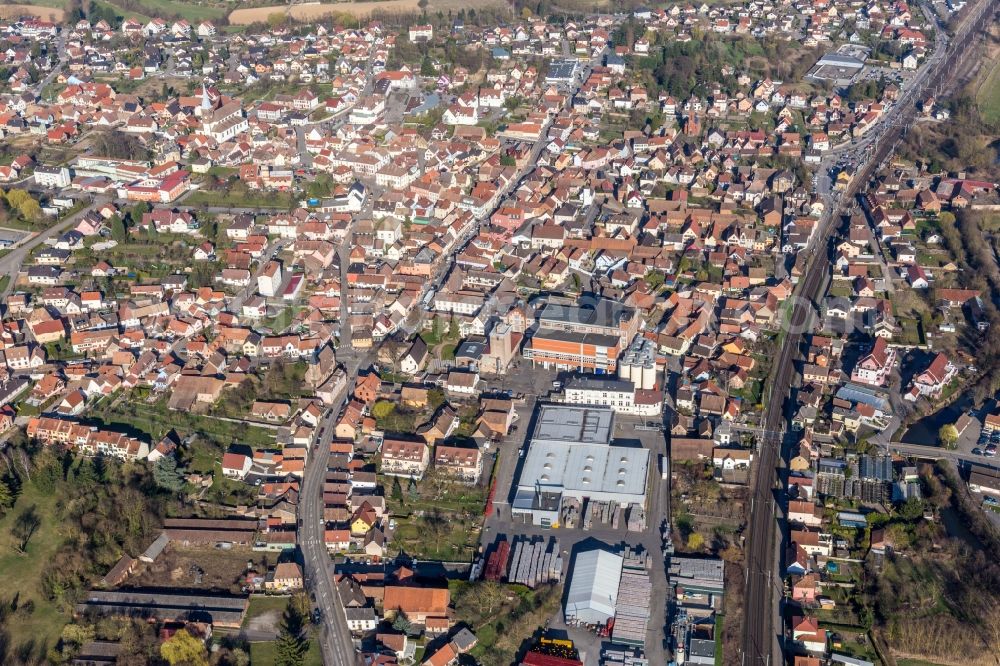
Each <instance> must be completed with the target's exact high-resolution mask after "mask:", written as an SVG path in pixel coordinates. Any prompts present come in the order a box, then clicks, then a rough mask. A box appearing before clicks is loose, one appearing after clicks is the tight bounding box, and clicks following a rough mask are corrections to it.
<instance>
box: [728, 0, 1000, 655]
mask: <svg viewBox="0 0 1000 666" xmlns="http://www.w3.org/2000/svg"><path fill="white" fill-rule="evenodd" d="M981 2H982V3H983V4H981V5H980V6H979V7H980V8H982V9H983V10H986V9H988V10H989V16H992V15H993V13H994V12H995V11H996V2H997V0H981ZM977 11H979V10H978V8H977V9H973V10H972V12H970V16H972V17H974V18H973V19H972V20H966V21H965V23H963V24H962V25H961V26H960V28H959V30H958V31H957V32H956V35H955V37H954V39H953V40H952V41H951V42H950V44H949V45H948V46H947V48H940V50H939V52H938V53H936V54H935V55H934V56H933V57H932V58H931V59H930V61H929V62H928V63H927V65H926V66H925V67H924V69H923V70H922V71H921V72H919V73H918V74H917V75H916V76H915V77H914V79H913V80H912V81H911V83H910V85H909V86H908V87H907V88H906V89H905V90H904V92H903V94H902V95H901V96H900V99H899V101H898V102H896V104H894V105H893V106H892V108H891V109H890V110H889V111H888V112H887V114H886V116H885V117H884V118H883V119H882V121H881V122H880V123H879V126H878V127H877V128H876V129H874V130H872V131H873V132H875V137H876V138H875V139H874V141H873V142H872V144H871V152H870V153H867V154H866V155H867V157H866V159H864V160H863V161H861V164H860V166H859V169H858V171H857V172H856V173H855V174H854V176H853V178H852V180H851V183H850V185H849V186H848V188H847V190H846V192H845V194H844V196H843V197H842V198H839V199H837V200H836V205H835V206H832V207H831V208H832V210H831V211H830V213H829V215H828V217H826V218H824V220H823V222H822V224H821V225H820V228H819V229H818V230H817V239H816V241H817V242H816V243H815V244H814V245H811V247H810V249H812V250H813V251H812V253H811V257H810V262H809V264H808V265H807V268H806V272H805V275H804V276H803V278H802V280H801V281H800V283H799V285H798V288H797V292H796V296H797V297H798V298H796V299H795V300H794V302H793V306H792V310H791V314H790V316H789V319H788V321H786V322H784V323H783V325H784V326H786V327H788V329H789V330H788V331H787V335H786V336H785V338H784V341H783V344H782V346H781V349H780V350H779V351H778V356H777V360H776V363H775V365H774V369H773V371H772V375H771V390H770V395H769V399H768V401H767V407H766V410H765V414H764V419H763V427H764V429H765V431H767V432H768V433H769V434H768V435H767V436H765V437H764V438H762V441H761V442H760V445H759V450H758V453H757V464H756V466H755V471H754V475H753V476H754V479H753V489H752V500H751V512H750V522H749V526H748V529H747V551H746V589H745V597H744V615H743V623H744V624H743V645H742V648H741V652H742V657H741V659H742V663H743V664H744V666H747V665H749V664H767V665H769V664H770V663H771V661H772V658H773V661H774V663H776V664H777V663H780V662H781V661H782V651H781V640H782V636H783V633H784V628H783V626H782V622H781V618H780V598H781V593H780V587H779V586H777V585H775V574H776V573H777V567H779V565H780V551H781V548H780V545H781V540H780V539H779V540H778V541H777V542H775V530H776V528H777V527H778V521H779V512H780V506H779V503H778V498H779V497H780V496H779V494H778V491H777V489H778V488H779V487H780V482H781V477H780V466H781V465H782V463H783V456H784V455H785V453H786V452H787V450H788V448H789V447H790V446H791V444H792V443H794V441H795V440H796V439H797V437H795V435H794V434H788V433H790V432H791V429H790V428H788V429H786V428H785V427H784V426H785V425H786V422H787V420H788V417H789V416H790V411H791V410H790V409H789V407H790V404H789V403H786V399H790V392H791V387H792V379H793V375H794V371H795V365H794V364H795V361H796V359H797V358H798V354H799V351H800V346H801V344H802V340H803V334H804V333H805V332H806V329H807V327H808V323H809V322H810V319H811V317H812V315H813V312H814V306H813V303H815V302H817V301H818V299H819V298H820V296H821V294H820V287H821V286H822V285H823V284H824V282H825V278H826V275H827V272H828V270H829V266H830V252H829V245H830V239H831V237H832V234H833V231H834V228H835V227H836V225H837V222H838V221H839V220H840V216H841V214H842V212H843V211H844V210H845V209H846V208H847V207H848V206H849V205H850V204H851V202H852V201H853V197H854V196H855V195H856V194H857V193H858V191H859V190H860V189H861V187H862V185H863V184H864V183H865V182H866V181H867V179H868V178H869V177H870V175H871V174H872V173H873V172H874V170H875V168H876V167H878V165H879V164H880V163H881V162H882V160H884V159H886V158H887V157H888V156H889V155H891V153H892V151H893V150H894V148H895V146H896V143H897V142H898V140H899V138H900V137H901V136H902V134H903V132H904V131H905V127H907V126H908V125H909V124H910V123H911V122H912V121H913V119H914V117H915V116H916V104H917V103H918V101H919V100H920V99H921V98H922V97H923V96H925V94H926V91H927V90H934V89H935V86H938V85H940V84H942V83H948V81H943V79H944V77H946V76H947V75H948V73H949V72H950V71H953V70H951V69H950V67H951V66H953V65H954V63H956V62H959V61H960V60H961V59H962V58H963V57H964V56H965V54H966V51H967V49H968V48H969V46H970V44H971V43H972V41H973V39H972V36H973V35H974V34H975V32H976V31H977V30H979V29H981V28H982V27H983V25H984V24H987V23H988V22H989V20H988V18H987V19H986V20H985V21H984V20H983V18H984V14H977ZM942 44H943V42H939V47H940V46H941V45H942ZM783 432H784V433H786V434H785V435H782V434H781V433H783ZM779 536H780V532H779ZM778 580H780V575H779V577H778Z"/></svg>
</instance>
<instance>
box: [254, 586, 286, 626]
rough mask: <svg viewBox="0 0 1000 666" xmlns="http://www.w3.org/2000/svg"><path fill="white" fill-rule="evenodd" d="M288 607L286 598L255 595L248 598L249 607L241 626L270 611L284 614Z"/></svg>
mask: <svg viewBox="0 0 1000 666" xmlns="http://www.w3.org/2000/svg"><path fill="white" fill-rule="evenodd" d="M287 607H288V597H268V596H266V595H263V594H255V595H253V596H251V597H250V607H249V608H247V614H246V617H244V618H243V625H244V626H246V624H247V622H249V621H250V620H252V619H253V618H255V617H259V616H261V615H263V614H264V613H268V612H270V611H278V612H279V613H284V612H285V608H287Z"/></svg>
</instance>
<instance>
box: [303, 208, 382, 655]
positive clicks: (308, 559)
mask: <svg viewBox="0 0 1000 666" xmlns="http://www.w3.org/2000/svg"><path fill="white" fill-rule="evenodd" d="M352 240H353V222H352V224H351V225H349V226H348V228H347V233H346V234H345V236H344V241H343V243H341V245H340V248H339V250H338V259H339V262H340V279H341V285H342V292H341V299H340V303H341V305H340V321H341V325H340V329H341V330H340V346H339V347H338V348H337V359H338V361H339V362H340V363H342V364H343V366H344V371H345V372H346V373H347V383H346V385H345V387H344V389H343V390H342V391H341V392H340V393H339V394H338V395H337V397H336V399H335V400H334V401H333V404H332V405H330V407H329V409H328V410H327V412H326V414H325V415H324V416H323V419H322V421H321V422H320V427H319V431H318V432H319V435H318V436H317V446H316V450H314V451H313V453H312V455H311V456H310V459H309V463H308V464H307V465H306V470H305V478H304V479H303V482H302V493H301V495H300V496H299V521H300V526H299V535H298V539H299V547H300V548H301V550H302V558H303V564H304V565H305V575H306V580H307V587H308V588H309V589H310V591H311V592H312V595H313V603H314V606H315V608H317V609H318V610H319V612H320V622H321V627H320V636H319V638H320V647H321V648H322V652H323V663H324V664H326V666H354V665H355V664H356V663H358V655H357V652H356V651H355V649H354V643H353V640H352V638H351V632H350V629H349V628H348V626H347V617H346V616H345V614H344V604H343V602H342V601H341V599H340V595H339V593H338V592H337V587H336V585H335V584H334V581H333V574H334V571H333V564H332V562H331V560H330V553H329V552H328V551H327V549H326V519H325V518H324V515H323V509H324V507H323V485H324V483H325V481H326V472H327V468H328V466H329V461H330V444H331V442H332V441H333V436H334V428H335V426H336V423H337V417H338V416H339V414H340V410H341V407H342V406H343V405H344V403H345V402H346V400H347V398H348V396H350V394H351V393H352V392H353V387H354V378H355V377H356V376H357V374H358V370H359V369H364V368H366V367H368V366H369V365H370V364H371V354H370V353H369V352H364V353H359V352H358V351H356V350H351V349H350V341H351V330H350V324H349V323H348V322H349V318H348V316H349V308H348V302H347V293H346V288H345V287H344V286H343V285H346V284H347V267H348V263H349V260H350V251H351V243H352Z"/></svg>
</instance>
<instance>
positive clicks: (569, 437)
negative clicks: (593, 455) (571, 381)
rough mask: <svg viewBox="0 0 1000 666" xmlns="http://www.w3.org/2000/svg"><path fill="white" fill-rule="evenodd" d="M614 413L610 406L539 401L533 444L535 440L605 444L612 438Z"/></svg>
mask: <svg viewBox="0 0 1000 666" xmlns="http://www.w3.org/2000/svg"><path fill="white" fill-rule="evenodd" d="M614 416H615V414H614V412H613V411H611V410H610V409H597V408H592V407H569V406H566V405H542V406H541V407H540V408H539V411H538V421H537V424H536V425H535V432H534V435H533V436H532V440H533V441H532V446H533V445H534V442H536V441H549V442H573V443H580V444H607V443H608V442H610V441H611V433H612V432H613V429H614Z"/></svg>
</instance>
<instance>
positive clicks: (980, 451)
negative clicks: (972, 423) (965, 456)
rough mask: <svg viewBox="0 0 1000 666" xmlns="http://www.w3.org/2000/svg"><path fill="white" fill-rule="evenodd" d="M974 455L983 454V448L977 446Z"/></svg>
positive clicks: (973, 451) (973, 450)
mask: <svg viewBox="0 0 1000 666" xmlns="http://www.w3.org/2000/svg"><path fill="white" fill-rule="evenodd" d="M972 455H974V456H981V455H983V450H982V449H981V448H979V447H978V446H977V447H976V448H974V449H972Z"/></svg>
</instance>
